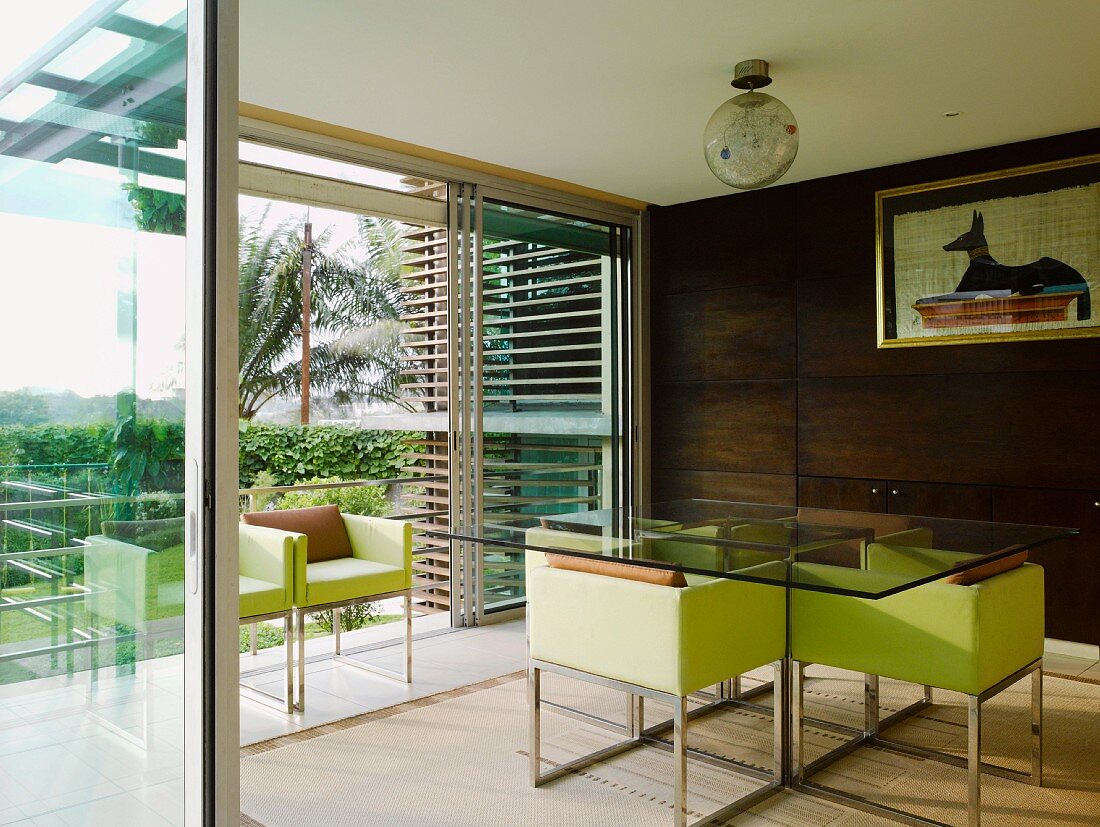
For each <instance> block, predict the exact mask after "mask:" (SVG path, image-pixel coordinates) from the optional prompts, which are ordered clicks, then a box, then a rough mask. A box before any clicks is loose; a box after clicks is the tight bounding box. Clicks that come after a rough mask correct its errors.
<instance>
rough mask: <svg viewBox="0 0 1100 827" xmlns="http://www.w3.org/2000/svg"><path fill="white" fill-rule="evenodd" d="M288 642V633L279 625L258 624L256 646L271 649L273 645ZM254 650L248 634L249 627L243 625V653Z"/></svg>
mask: <svg viewBox="0 0 1100 827" xmlns="http://www.w3.org/2000/svg"><path fill="white" fill-rule="evenodd" d="M284 643H286V633H285V632H284V631H283V630H282V629H281V628H280V627H278V626H272V625H271V624H270V623H258V624H256V648H257V649H270V648H271V647H272V646H282V645H283V644H284ZM250 651H252V643H251V640H250V638H249V636H248V627H247V626H242V627H241V654H242V655H243V654H244V653H245V652H250Z"/></svg>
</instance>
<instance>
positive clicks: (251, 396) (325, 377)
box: [239, 212, 401, 420]
mask: <svg viewBox="0 0 1100 827" xmlns="http://www.w3.org/2000/svg"><path fill="white" fill-rule="evenodd" d="M266 215H267V213H266V212H265V213H263V214H262V215H260V216H259V218H258V219H250V218H248V217H246V216H242V217H241V222H240V298H239V309H240V396H239V413H240V417H241V419H246V420H250V419H252V418H253V417H254V416H255V415H256V413H257V412H258V411H259V410H260V408H262V407H263V406H264V405H265V404H266V403H267V402H269V401H270V400H271V399H273V398H275V397H277V396H284V395H291V394H294V393H296V392H297V391H298V389H299V388H300V387H301V377H302V361H301V356H300V348H299V346H298V338H297V337H298V333H299V330H300V328H301V320H302V275H301V274H302V245H303V230H304V221H303V220H299V219H291V220H287V221H285V222H283V223H282V224H280V225H278V226H277V227H276V228H275V229H274V230H271V231H265V229H264V223H265V221H264V219H265V218H266ZM360 234H361V238H362V247H364V248H365V258H362V260H357V259H356V258H355V257H354V254H355V253H356V252H360V251H359V250H357V249H356V247H357V246H358V245H354V244H349V245H344V246H342V247H340V248H337V249H334V250H329V249H327V248H328V247H329V245H330V244H331V236H332V234H331V232H330V231H327V230H326V231H324V232H322V233H320V234H319V235H318V236H317V237H315V239H314V241H313V271H312V272H313V276H312V295H311V309H312V318H311V322H310V325H311V329H312V330H313V331H314V332H315V334H316V340H315V342H314V344H313V345H312V347H311V354H310V382H311V385H312V386H313V387H314V388H316V389H317V390H318V391H321V392H322V393H328V394H330V395H331V396H332V399H333V400H334V401H335V402H337V403H340V404H343V403H346V402H351V401H355V400H360V399H368V400H391V401H392V400H394V399H395V398H396V392H397V370H398V366H399V359H398V342H397V330H398V325H399V322H398V316H399V314H400V309H401V292H400V288H399V284H398V278H397V274H398V272H399V268H400V251H401V244H400V240H401V239H400V226H399V225H398V224H396V222H393V221H390V220H389V219H376V218H364V219H361V220H360Z"/></svg>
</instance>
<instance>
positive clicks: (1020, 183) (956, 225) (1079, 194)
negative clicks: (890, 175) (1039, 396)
mask: <svg viewBox="0 0 1100 827" xmlns="http://www.w3.org/2000/svg"><path fill="white" fill-rule="evenodd" d="M875 214H876V219H877V225H878V226H877V234H876V235H877V261H878V346H879V347H880V348H884V347H912V346H916V345H945V344H960V343H970V342H975V343H977V342H1006V341H1015V340H1023V339H1054V338H1074V337H1081V336H1100V307H1097V308H1095V309H1094V308H1093V307H1092V298H1093V295H1094V294H1096V296H1097V299H1098V301H1100V155H1092V156H1089V157H1086V158H1075V159H1072V160H1067V161H1058V162H1055V163H1050V164H1040V165H1037V166H1031V167H1020V168H1018V169H1009V170H1003V171H1001V172H994V173H989V174H986V175H976V176H971V177H969V178H955V179H952V180H949V181H937V182H935V183H930V184H921V185H919V186H915V187H903V188H900V189H893V190H882V191H880V192H877V193H875Z"/></svg>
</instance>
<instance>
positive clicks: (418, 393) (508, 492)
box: [400, 207, 614, 611]
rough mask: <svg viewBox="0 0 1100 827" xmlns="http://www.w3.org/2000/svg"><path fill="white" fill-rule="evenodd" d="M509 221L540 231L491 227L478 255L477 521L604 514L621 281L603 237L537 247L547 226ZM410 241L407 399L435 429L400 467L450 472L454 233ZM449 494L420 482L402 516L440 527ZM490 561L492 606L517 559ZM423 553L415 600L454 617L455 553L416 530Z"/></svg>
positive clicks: (512, 590) (515, 582) (510, 583)
mask: <svg viewBox="0 0 1100 827" xmlns="http://www.w3.org/2000/svg"><path fill="white" fill-rule="evenodd" d="M486 209H487V211H488V209H489V208H488V207H487V208H486ZM524 215H525V216H530V215H532V214H530V213H525V214H524ZM502 217H503V218H504V219H506V220H515V221H518V222H519V224H520V225H521V227H520V228H521V229H522V227H523V226H528V227H530V226H532V225H535V227H536V230H535V231H532V232H518V231H517V233H516V235H517V236H519V237H501V236H502V235H505V234H504V233H499V232H498V233H497V234H495V235H494V234H493V233H492V232H491V231H490V229H488V228H487V229H486V238H485V241H484V243H483V247H482V269H483V278H482V285H481V294H482V302H481V304H482V306H481V311H482V327H481V349H482V350H481V355H482V377H481V378H482V402H483V421H482V425H483V430H484V433H483V440H482V446H483V456H482V461H483V478H482V492H483V506H484V512H483V515H482V520H483V521H484V522H508V521H510V520H513V519H518V518H524V517H530V516H531V515H537V514H554V513H562V512H569V511H584V510H588V509H591V508H599V507H601V506H602V505H604V504H606V503H605V502H604V500H603V498H604V497H605V496H606V492H605V491H604V486H603V482H604V480H605V478H606V477H607V469H606V463H608V462H609V461H610V451H609V450H608V449H609V446H610V444H611V443H610V441H611V439H612V434H611V424H610V423H611V421H612V417H611V415H610V412H611V410H612V408H613V401H612V392H611V385H612V381H613V377H612V376H611V375H610V371H609V365H611V364H612V360H613V358H614V344H613V342H614V335H613V332H612V324H611V316H610V311H609V309H610V307H611V301H612V300H611V296H612V289H611V288H612V285H611V281H612V278H613V274H612V267H611V260H610V257H609V255H608V254H607V253H606V252H602V253H601V251H600V244H601V243H603V244H604V245H605V246H606V245H607V242H606V233H605V232H600V231H593V230H583V229H577V228H574V227H566V229H567V231H568V232H567V235H568V233H573V234H577V233H587V235H586V236H585V241H586V243H581V244H564V243H557V244H555V243H549V242H544V241H542V240H541V239H540V238H539V236H540V234H541V232H540V230H541V228H540V227H539V226H538V225H537V222H538V221H541V218H538V217H536V218H534V219H532V218H529V217H524V216H520V217H519V218H517V217H516V215H515V214H514V213H509V214H507V215H504V216H502ZM556 221H557V220H556V219H555V220H553V221H548V222H547V223H548V225H550V228H551V232H550V233H548V234H547V235H548V237H550V238H552V237H553V236H554V235H555V234H556V233H557V230H558V229H559V228H561V227H562V225H561V224H559V223H556ZM523 222H527V223H526V225H524V224H523ZM488 223H489V222H488V220H487V224H488ZM406 244H407V247H406V249H405V258H404V265H405V266H404V273H403V275H402V280H403V292H404V296H405V305H404V312H403V315H402V321H403V322H404V329H403V333H402V346H403V350H404V355H403V356H402V364H403V368H402V372H401V394H400V396H401V399H402V401H403V402H404V403H405V404H407V405H409V406H411V407H412V408H413V410H414V411H416V412H418V413H420V414H424V415H425V416H424V420H425V422H426V423H428V422H430V423H431V425H430V426H427V427H426V428H425V430H424V432H423V438H422V439H418V440H416V441H415V443H414V444H413V445H412V450H411V452H410V454H409V455H408V457H407V459H408V462H407V466H406V468H405V470H406V473H408V474H409V475H424V476H428V475H437V474H446V473H447V471H448V457H449V451H448V432H446V431H442V430H429V429H428V427H432V428H436V429H438V428H444V427H447V425H446V418H445V415H446V412H447V410H448V404H449V401H450V400H449V399H448V369H449V367H450V364H449V362H448V353H447V322H448V305H447V302H448V295H447V281H448V279H447V275H448V274H447V262H448V254H447V233H446V231H445V230H442V229H428V228H425V229H417V230H413V231H410V232H409V233H408V234H407V235H406ZM450 493H451V492H450V490H449V488H448V486H447V484H445V483H441V482H432V483H430V484H426V485H425V486H424V488H423V489H422V490H419V491H417V492H415V493H407V494H406V495H405V499H404V504H403V505H404V510H405V511H406V512H407V513H415V514H417V515H419V516H420V520H419V521H418V524H419V525H423V526H426V525H429V524H431V525H441V524H446V521H447V508H448V498H449V496H450ZM484 552H485V556H484V565H483V569H482V571H483V581H482V582H483V587H484V593H485V601H486V606H487V607H491V606H492V605H494V604H496V605H505V604H507V603H508V602H510V601H514V600H517V599H521V598H522V597H523V594H524V592H523V559H522V555H521V554H517V553H516V551H515V550H512V549H503V548H500V549H497V548H492V547H486V548H485V549H484ZM416 555H417V560H416V563H415V568H416V579H415V586H416V599H417V601H418V602H419V603H420V605H421V607H422V608H423V609H425V610H428V611H433V610H436V611H438V610H444V609H447V608H449V606H450V601H451V588H450V575H451V571H450V559H449V553H448V548H447V544H446V543H445V542H443V541H439V540H431V539H429V538H425V537H423V535H418V537H417V548H416Z"/></svg>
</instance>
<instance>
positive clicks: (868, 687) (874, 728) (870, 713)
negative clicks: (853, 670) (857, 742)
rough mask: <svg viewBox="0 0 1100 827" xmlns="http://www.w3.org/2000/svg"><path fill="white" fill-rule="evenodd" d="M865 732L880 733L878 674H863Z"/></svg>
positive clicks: (871, 735)
mask: <svg viewBox="0 0 1100 827" xmlns="http://www.w3.org/2000/svg"><path fill="white" fill-rule="evenodd" d="M863 734H864V735H866V736H868V737H872V738H873V737H874V736H876V735H878V675H864V676H863Z"/></svg>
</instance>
